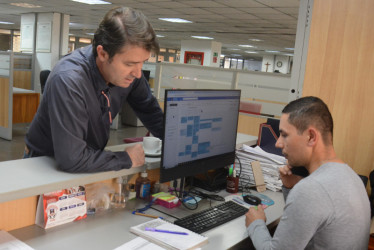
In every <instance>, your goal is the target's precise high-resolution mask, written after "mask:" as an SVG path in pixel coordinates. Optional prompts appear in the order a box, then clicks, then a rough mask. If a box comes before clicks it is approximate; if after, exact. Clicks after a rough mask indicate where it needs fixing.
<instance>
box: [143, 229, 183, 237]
mask: <svg viewBox="0 0 374 250" xmlns="http://www.w3.org/2000/svg"><path fill="white" fill-rule="evenodd" d="M144 230H145V231H151V232H159V233H168V234H181V235H188V233H186V232H176V231H169V230H162V229H157V228H152V227H146V228H145V229H144Z"/></svg>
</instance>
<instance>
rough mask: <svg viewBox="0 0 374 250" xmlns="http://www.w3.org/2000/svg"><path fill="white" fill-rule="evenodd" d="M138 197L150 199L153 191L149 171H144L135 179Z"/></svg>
mask: <svg viewBox="0 0 374 250" xmlns="http://www.w3.org/2000/svg"><path fill="white" fill-rule="evenodd" d="M135 191H136V198H140V199H145V200H148V199H149V197H150V191H151V181H150V180H149V179H148V173H147V172H146V171H144V172H142V173H141V174H140V176H139V177H138V178H137V179H136V181H135Z"/></svg>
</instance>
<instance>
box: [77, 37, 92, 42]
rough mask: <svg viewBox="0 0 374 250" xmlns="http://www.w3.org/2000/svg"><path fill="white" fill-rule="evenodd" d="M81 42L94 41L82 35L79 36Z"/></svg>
mask: <svg viewBox="0 0 374 250" xmlns="http://www.w3.org/2000/svg"><path fill="white" fill-rule="evenodd" d="M79 42H80V43H91V42H92V41H91V39H90V38H83V37H81V38H79Z"/></svg>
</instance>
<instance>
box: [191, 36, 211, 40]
mask: <svg viewBox="0 0 374 250" xmlns="http://www.w3.org/2000/svg"><path fill="white" fill-rule="evenodd" d="M191 37H193V38H197V39H208V40H211V39H214V38H213V37H208V36H191Z"/></svg>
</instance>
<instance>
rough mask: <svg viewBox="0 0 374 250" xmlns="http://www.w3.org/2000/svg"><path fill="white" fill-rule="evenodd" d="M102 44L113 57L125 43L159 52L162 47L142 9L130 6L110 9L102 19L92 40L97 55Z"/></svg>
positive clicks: (110, 56)
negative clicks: (138, 9)
mask: <svg viewBox="0 0 374 250" xmlns="http://www.w3.org/2000/svg"><path fill="white" fill-rule="evenodd" d="M98 45H102V46H103V48H104V50H105V51H106V52H108V54H109V58H112V57H113V56H114V55H115V54H116V53H118V52H120V50H121V49H122V48H123V47H124V46H125V45H135V46H139V47H142V48H144V49H146V50H147V51H150V52H151V51H153V52H155V53H158V52H159V50H160V47H159V45H158V42H157V38H156V34H155V32H154V30H153V28H152V25H151V24H150V23H149V21H148V19H147V18H146V17H145V16H144V14H143V13H141V12H140V11H137V10H134V9H132V8H128V7H117V8H114V9H112V10H110V11H109V12H108V13H107V14H106V15H105V17H104V19H103V20H102V21H101V23H100V25H99V28H98V29H97V30H96V32H95V35H94V39H93V42H92V49H93V53H94V55H95V57H97V50H96V48H97V46H98Z"/></svg>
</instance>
